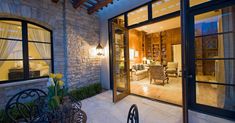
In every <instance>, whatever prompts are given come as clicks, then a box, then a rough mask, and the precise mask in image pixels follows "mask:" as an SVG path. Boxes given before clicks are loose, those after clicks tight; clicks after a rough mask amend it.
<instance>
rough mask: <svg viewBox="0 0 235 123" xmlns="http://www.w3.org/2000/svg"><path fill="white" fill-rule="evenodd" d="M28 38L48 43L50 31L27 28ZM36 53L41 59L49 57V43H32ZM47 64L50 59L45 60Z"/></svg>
mask: <svg viewBox="0 0 235 123" xmlns="http://www.w3.org/2000/svg"><path fill="white" fill-rule="evenodd" d="M28 34H29V35H28V36H29V37H28V38H29V40H31V41H40V42H49V43H50V32H48V31H47V30H43V29H41V28H39V29H36V28H29V29H28ZM34 46H35V47H36V49H37V51H38V53H39V54H40V56H41V58H42V59H51V45H50V44H47V43H34ZM45 62H47V64H49V62H50V61H45Z"/></svg>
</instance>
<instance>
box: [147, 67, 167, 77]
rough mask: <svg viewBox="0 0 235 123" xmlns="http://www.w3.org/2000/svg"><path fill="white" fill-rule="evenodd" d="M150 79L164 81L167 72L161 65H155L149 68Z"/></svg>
mask: <svg viewBox="0 0 235 123" xmlns="http://www.w3.org/2000/svg"><path fill="white" fill-rule="evenodd" d="M149 72H150V77H151V78H152V79H159V80H161V79H164V77H165V72H164V67H163V66H159V65H154V66H150V67H149Z"/></svg>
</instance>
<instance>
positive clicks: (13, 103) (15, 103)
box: [5, 89, 87, 123]
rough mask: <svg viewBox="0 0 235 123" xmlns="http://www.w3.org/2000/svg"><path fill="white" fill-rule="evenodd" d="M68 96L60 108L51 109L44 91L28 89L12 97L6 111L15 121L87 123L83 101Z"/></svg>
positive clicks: (30, 122) (16, 122) (26, 122)
mask: <svg viewBox="0 0 235 123" xmlns="http://www.w3.org/2000/svg"><path fill="white" fill-rule="evenodd" d="M66 97H67V98H66V99H64V100H63V104H62V105H61V106H62V107H61V108H60V109H58V110H49V107H48V102H47V94H46V93H45V92H44V91H42V90H39V89H27V90H23V91H21V92H19V93H17V94H16V95H14V96H13V97H12V98H10V100H9V101H8V102H7V105H6V107H5V112H6V114H7V116H8V117H9V119H11V120H12V121H13V122H14V123H19V122H23V123H49V122H53V123H74V122H76V123H86V121H87V116H86V113H85V112H84V111H82V110H81V106H82V104H81V102H80V101H78V100H77V99H76V98H74V97H72V96H71V95H68V96H66Z"/></svg>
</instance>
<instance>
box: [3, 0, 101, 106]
mask: <svg viewBox="0 0 235 123" xmlns="http://www.w3.org/2000/svg"><path fill="white" fill-rule="evenodd" d="M62 1H63V0H60V1H59V2H58V3H53V2H52V1H51V0H1V4H0V18H18V19H23V20H28V21H31V22H34V23H37V24H40V25H42V26H45V27H47V28H49V29H51V30H52V31H53V45H54V46H53V47H54V49H53V52H54V69H55V73H63V74H64V80H65V81H66V84H67V85H68V86H71V87H72V88H77V87H81V86H85V85H89V84H91V83H95V82H100V59H99V58H97V57H94V56H93V55H91V54H92V53H93V52H92V51H91V50H90V49H94V48H95V46H96V45H97V44H98V42H99V17H98V15H97V14H96V13H94V14H92V15H89V14H87V11H86V10H84V9H83V8H77V9H74V8H73V7H72V5H71V3H70V1H69V0H66V3H65V10H66V11H65V17H64V16H63V14H64V13H63V2H62ZM93 54H94V53H93ZM46 82H47V79H45V78H44V79H35V80H30V81H29V80H28V81H20V82H13V83H6V84H0V96H1V100H0V108H2V107H3V106H4V105H5V104H6V101H7V100H8V99H9V98H10V97H11V96H12V95H14V94H15V93H17V92H19V91H21V90H24V89H27V88H40V89H44V90H46Z"/></svg>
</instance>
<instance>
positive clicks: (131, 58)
mask: <svg viewBox="0 0 235 123" xmlns="http://www.w3.org/2000/svg"><path fill="white" fill-rule="evenodd" d="M129 54H130V56H129V57H130V60H134V56H135V50H134V49H131V48H130V49H129Z"/></svg>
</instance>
